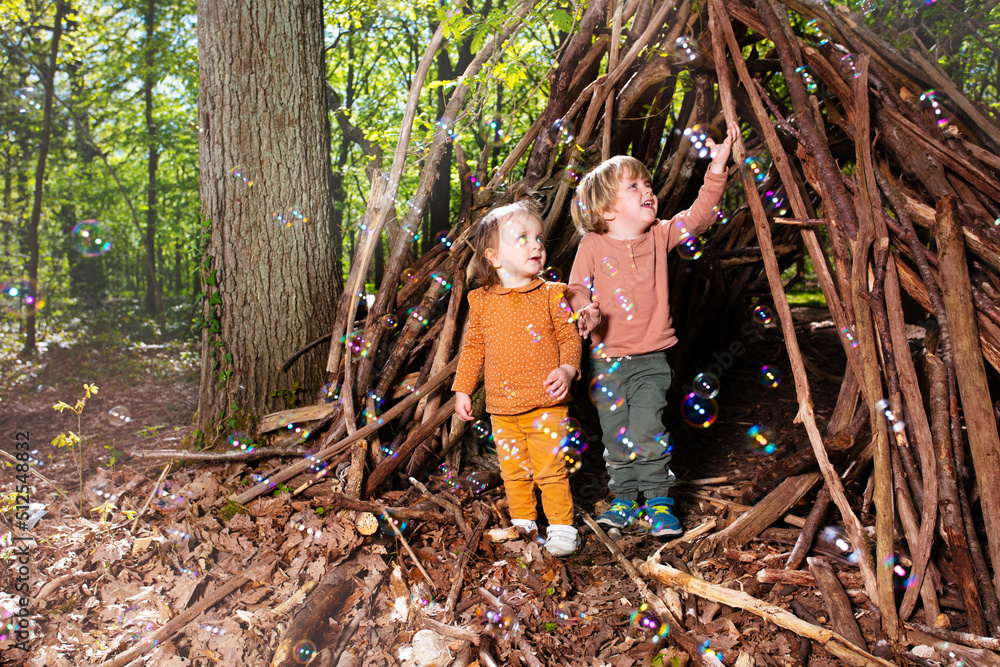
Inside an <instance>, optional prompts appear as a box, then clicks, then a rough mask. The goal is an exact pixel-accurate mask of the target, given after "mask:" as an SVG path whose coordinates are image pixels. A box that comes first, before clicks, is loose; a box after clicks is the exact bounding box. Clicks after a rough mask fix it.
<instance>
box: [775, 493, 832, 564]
mask: <svg viewBox="0 0 1000 667" xmlns="http://www.w3.org/2000/svg"><path fill="white" fill-rule="evenodd" d="M829 508H830V492H829V491H827V490H826V486H823V488H822V489H820V491H819V495H817V496H816V502H814V503H813V506H812V509H811V510H809V516H808V517H806V525H804V526H802V532H801V533H799V539H798V540H796V541H795V546H794V547H792V552H791V553H790V554H788V560H786V561H785V567H787V568H789V569H790V570H795V569H798V567H799V566H800V565H802V561H804V560H805V559H806V554H807V553H809V548H810V547H811V546H812V542H813V539H814V538H815V537H816V531H817V530H819V526H820V524H821V523H822V522H823V520H824V519H825V518H826V511H827V510H828V509H829Z"/></svg>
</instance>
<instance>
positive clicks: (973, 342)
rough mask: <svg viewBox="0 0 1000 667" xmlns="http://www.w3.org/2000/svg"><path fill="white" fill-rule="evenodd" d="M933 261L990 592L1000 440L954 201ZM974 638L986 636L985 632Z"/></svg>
mask: <svg viewBox="0 0 1000 667" xmlns="http://www.w3.org/2000/svg"><path fill="white" fill-rule="evenodd" d="M935 237H936V239H937V244H938V260H939V262H940V266H941V278H942V292H943V297H944V306H945V310H946V311H948V325H949V329H950V335H951V342H952V345H953V346H954V359H955V373H956V375H957V379H958V388H959V392H960V393H961V397H962V407H963V412H964V415H965V426H966V429H967V433H968V438H969V448H970V449H971V450H972V459H973V462H974V463H975V466H976V470H978V471H980V473H981V474H980V475H979V484H980V486H979V489H980V496H981V499H982V500H981V502H982V506H983V520H984V521H985V523H986V535H987V545H988V549H989V553H990V560H991V561H992V562H993V564H994V569H995V572H994V573H993V587H994V589H997V588H1000V567H998V566H997V565H998V564H1000V475H992V474H983V473H985V472H986V471H995V470H1000V435H998V434H997V423H996V421H995V420H994V419H993V406H992V404H991V401H990V390H989V386H988V383H987V379H986V369H985V368H984V366H983V351H982V348H981V347H980V345H979V332H978V330H977V329H976V319H975V310H974V308H973V306H972V298H971V285H970V283H969V273H968V266H967V264H966V259H965V245H964V244H963V243H962V236H961V226H960V225H959V223H958V207H957V205H956V202H955V200H954V199H952V198H950V197H946V198H944V199H943V200H942V201H941V202H940V203H939V204H938V208H937V229H936V230H935ZM982 630H983V631H982V632H978V631H977V634H986V632H985V628H982Z"/></svg>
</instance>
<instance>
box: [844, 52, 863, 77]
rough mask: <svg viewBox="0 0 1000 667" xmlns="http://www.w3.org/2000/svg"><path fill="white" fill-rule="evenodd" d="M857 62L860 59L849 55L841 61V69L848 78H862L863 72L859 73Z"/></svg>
mask: <svg viewBox="0 0 1000 667" xmlns="http://www.w3.org/2000/svg"><path fill="white" fill-rule="evenodd" d="M857 62H858V59H857V58H855V57H854V56H853V55H851V54H850V53H848V54H847V55H846V56H844V57H843V58H841V59H840V69H841V71H842V72H843V73H844V74H845V75H846V76H847V77H848V78H851V79H857V78H858V77H859V76H861V72H859V71H858V65H857Z"/></svg>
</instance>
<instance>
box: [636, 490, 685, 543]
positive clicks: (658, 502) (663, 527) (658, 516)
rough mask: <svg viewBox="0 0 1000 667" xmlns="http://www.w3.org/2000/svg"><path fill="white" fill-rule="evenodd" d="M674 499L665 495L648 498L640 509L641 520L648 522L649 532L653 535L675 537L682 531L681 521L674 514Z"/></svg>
mask: <svg viewBox="0 0 1000 667" xmlns="http://www.w3.org/2000/svg"><path fill="white" fill-rule="evenodd" d="M673 504H674V499H673V498H668V497H666V496H660V497H658V498H649V499H648V500H646V504H645V505H644V506H643V508H642V510H643V513H644V516H643V520H644V521H646V523H648V524H649V534H650V535H652V536H653V537H676V536H678V535H681V534H683V533H684V530H683V529H682V528H681V522H680V521H678V520H677V517H675V516H674V512H673V510H672V509H670V508H671V507H673Z"/></svg>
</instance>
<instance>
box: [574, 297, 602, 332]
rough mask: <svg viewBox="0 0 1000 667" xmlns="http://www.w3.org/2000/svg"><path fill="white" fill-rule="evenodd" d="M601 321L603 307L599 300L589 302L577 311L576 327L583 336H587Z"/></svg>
mask: <svg viewBox="0 0 1000 667" xmlns="http://www.w3.org/2000/svg"><path fill="white" fill-rule="evenodd" d="M600 323H601V309H600V306H599V305H598V302H597V301H594V302H593V303H590V304H587V305H586V306H584V307H583V308H581V309H580V310H579V312H577V320H576V328H577V330H578V331H579V332H580V337H581V338H586V337H587V336H589V335H590V332H591V331H593V330H594V329H596V328H597V325H598V324H600Z"/></svg>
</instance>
